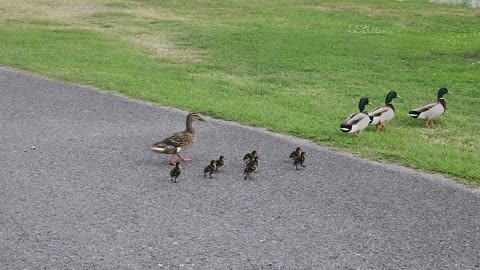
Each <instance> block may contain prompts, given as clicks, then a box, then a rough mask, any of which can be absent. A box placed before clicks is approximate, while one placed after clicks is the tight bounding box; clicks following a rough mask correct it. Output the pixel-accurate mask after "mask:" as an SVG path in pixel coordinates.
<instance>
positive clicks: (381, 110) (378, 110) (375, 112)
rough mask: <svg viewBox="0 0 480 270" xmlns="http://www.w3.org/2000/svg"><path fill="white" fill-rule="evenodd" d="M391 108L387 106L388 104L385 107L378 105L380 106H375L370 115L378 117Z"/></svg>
mask: <svg viewBox="0 0 480 270" xmlns="http://www.w3.org/2000/svg"><path fill="white" fill-rule="evenodd" d="M389 109H390V108H389V107H387V106H383V107H378V108H375V110H373V111H371V112H370V113H369V114H368V116H372V117H378V116H380V115H382V114H384V113H386V112H387V111H388V110H389Z"/></svg>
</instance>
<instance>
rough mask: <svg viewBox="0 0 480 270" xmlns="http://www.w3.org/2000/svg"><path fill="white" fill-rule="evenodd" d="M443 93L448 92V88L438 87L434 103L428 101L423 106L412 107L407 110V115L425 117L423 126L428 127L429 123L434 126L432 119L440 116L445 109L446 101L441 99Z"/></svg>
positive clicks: (418, 117)
mask: <svg viewBox="0 0 480 270" xmlns="http://www.w3.org/2000/svg"><path fill="white" fill-rule="evenodd" d="M445 94H448V89H447V88H445V87H442V88H440V89H439V90H438V99H437V102H436V103H430V104H427V105H425V106H423V107H420V108H416V109H413V110H411V111H409V112H408V115H409V116H411V117H413V118H416V119H422V120H423V119H426V120H427V122H425V127H427V128H428V127H429V124H432V126H433V127H435V125H434V124H433V119H435V118H437V117H440V116H441V115H442V114H443V113H444V112H445V110H446V109H447V103H446V102H445V99H443V96H444V95H445Z"/></svg>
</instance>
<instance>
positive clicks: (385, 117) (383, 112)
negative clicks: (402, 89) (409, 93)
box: [368, 91, 401, 131]
mask: <svg viewBox="0 0 480 270" xmlns="http://www.w3.org/2000/svg"><path fill="white" fill-rule="evenodd" d="M394 98H401V97H400V96H399V95H397V92H395V91H390V92H388V94H387V97H386V99H385V106H382V107H378V108H376V109H374V110H373V111H372V112H370V113H369V114H368V116H369V117H370V126H375V130H376V131H378V130H379V127H380V131H384V130H385V124H386V123H388V122H389V121H390V120H392V119H393V117H394V116H395V107H393V104H392V100H393V99H394Z"/></svg>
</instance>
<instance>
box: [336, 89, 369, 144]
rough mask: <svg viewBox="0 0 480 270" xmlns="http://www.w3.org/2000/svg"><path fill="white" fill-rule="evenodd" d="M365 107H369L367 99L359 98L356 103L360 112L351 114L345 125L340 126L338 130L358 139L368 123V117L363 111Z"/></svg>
mask: <svg viewBox="0 0 480 270" xmlns="http://www.w3.org/2000/svg"><path fill="white" fill-rule="evenodd" d="M366 105H369V103H368V98H361V99H360V102H359V103H358V108H359V109H360V111H359V112H357V113H352V114H351V115H350V116H349V117H348V118H347V120H346V121H345V123H343V124H341V125H340V130H341V131H343V132H347V133H353V134H354V135H355V137H357V138H358V137H360V133H361V132H362V130H364V129H365V128H366V127H367V126H368V124H369V123H370V117H368V114H367V112H366V111H365V106H366Z"/></svg>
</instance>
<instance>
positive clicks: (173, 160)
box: [170, 154, 177, 166]
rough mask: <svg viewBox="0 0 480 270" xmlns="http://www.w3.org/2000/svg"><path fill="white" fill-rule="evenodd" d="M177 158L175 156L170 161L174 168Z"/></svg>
mask: <svg viewBox="0 0 480 270" xmlns="http://www.w3.org/2000/svg"><path fill="white" fill-rule="evenodd" d="M176 157H177V156H176V155H175V154H173V155H172V158H171V159H170V165H172V166H174V165H175V160H176V159H177V158H176Z"/></svg>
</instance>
